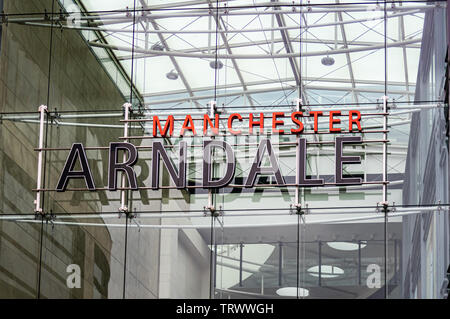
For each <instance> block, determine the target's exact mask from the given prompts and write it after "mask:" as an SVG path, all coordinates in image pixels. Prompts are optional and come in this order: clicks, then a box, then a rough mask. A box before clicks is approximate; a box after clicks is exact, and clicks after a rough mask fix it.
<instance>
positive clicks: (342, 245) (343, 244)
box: [327, 241, 367, 251]
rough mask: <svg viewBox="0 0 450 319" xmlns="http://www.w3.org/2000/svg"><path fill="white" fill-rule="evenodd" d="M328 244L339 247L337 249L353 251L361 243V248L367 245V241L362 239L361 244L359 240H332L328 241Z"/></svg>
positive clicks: (334, 247) (335, 247)
mask: <svg viewBox="0 0 450 319" xmlns="http://www.w3.org/2000/svg"><path fill="white" fill-rule="evenodd" d="M327 245H328V246H330V247H331V248H333V249H337V250H344V251H352V250H358V249H359V245H361V248H364V247H366V246H367V241H360V243H359V244H358V243H357V242H347V241H330V242H327Z"/></svg>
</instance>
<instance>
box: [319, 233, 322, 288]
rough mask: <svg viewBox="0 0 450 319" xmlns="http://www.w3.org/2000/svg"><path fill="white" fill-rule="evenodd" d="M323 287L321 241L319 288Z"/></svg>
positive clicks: (320, 247) (320, 250)
mask: <svg viewBox="0 0 450 319" xmlns="http://www.w3.org/2000/svg"><path fill="white" fill-rule="evenodd" d="M320 286H322V241H320V240H319V287H320Z"/></svg>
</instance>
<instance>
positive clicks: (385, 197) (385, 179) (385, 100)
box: [383, 96, 389, 299]
mask: <svg viewBox="0 0 450 319" xmlns="http://www.w3.org/2000/svg"><path fill="white" fill-rule="evenodd" d="M387 103H388V97H387V96H383V113H384V116H383V131H384V133H383V140H384V142H383V213H384V295H385V298H386V299H387V298H388V291H389V290H388V280H387V276H388V269H387V259H388V242H387V238H388V195H387V182H388V176H387V175H388V172H387V171H388V166H387V143H388V141H387V139H388V134H387V130H388V116H389V115H388V105H387Z"/></svg>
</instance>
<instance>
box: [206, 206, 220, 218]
mask: <svg viewBox="0 0 450 319" xmlns="http://www.w3.org/2000/svg"><path fill="white" fill-rule="evenodd" d="M208 211H209V214H210V215H211V216H213V217H219V216H221V215H222V214H223V211H222V206H219V210H217V209H216V208H215V207H214V206H204V207H203V216H205V217H206V216H208Z"/></svg>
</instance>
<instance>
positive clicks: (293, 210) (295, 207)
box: [289, 204, 308, 215]
mask: <svg viewBox="0 0 450 319" xmlns="http://www.w3.org/2000/svg"><path fill="white" fill-rule="evenodd" d="M305 206H306V207H305V209H303V210H302V204H291V205H290V206H289V207H290V210H289V214H290V215H293V214H296V215H304V214H307V213H308V204H306V205H305Z"/></svg>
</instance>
